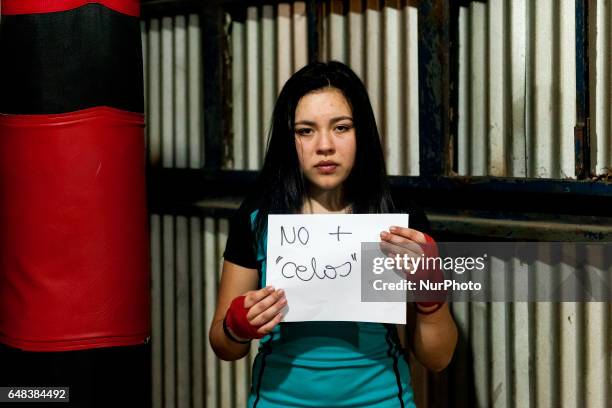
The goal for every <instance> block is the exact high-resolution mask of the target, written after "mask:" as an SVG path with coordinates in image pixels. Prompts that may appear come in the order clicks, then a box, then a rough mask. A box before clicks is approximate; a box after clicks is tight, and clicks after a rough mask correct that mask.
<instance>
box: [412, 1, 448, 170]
mask: <svg viewBox="0 0 612 408" xmlns="http://www.w3.org/2000/svg"><path fill="white" fill-rule="evenodd" d="M449 3H450V2H448V1H446V0H422V1H420V2H419V7H418V13H419V126H420V138H419V150H420V174H421V175H423V176H425V175H427V176H441V175H447V174H450V171H451V168H452V149H451V142H450V134H451V109H450V102H451V99H450V82H451V77H450V28H449V21H450V17H451V6H450V4H449Z"/></svg>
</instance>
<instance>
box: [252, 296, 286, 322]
mask: <svg viewBox="0 0 612 408" xmlns="http://www.w3.org/2000/svg"><path fill="white" fill-rule="evenodd" d="M285 306H287V298H286V297H284V296H283V297H281V298H280V299H278V301H276V303H274V304H273V305H272V306H270V307H269V308H267V309H266V310H264V311H263V312H261V313H260V314H259V315H257V316H256V317H255V318H253V319H252V320H251V321H250V322H251V324H252V325H253V326H262V325H264V324H266V323H268V322H269V321H270V320H272V319H273V318H274V316H276V315H277V314H278V313H279V312H280V311H281V310H283V309H284V308H285Z"/></svg>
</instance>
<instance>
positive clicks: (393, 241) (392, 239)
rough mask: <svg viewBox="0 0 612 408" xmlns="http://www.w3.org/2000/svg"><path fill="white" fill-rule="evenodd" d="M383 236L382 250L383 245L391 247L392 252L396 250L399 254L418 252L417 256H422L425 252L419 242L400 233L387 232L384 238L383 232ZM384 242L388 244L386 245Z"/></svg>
mask: <svg viewBox="0 0 612 408" xmlns="http://www.w3.org/2000/svg"><path fill="white" fill-rule="evenodd" d="M381 238H382V241H381V250H382V248H383V247H385V248H391V251H392V252H396V253H398V254H403V253H407V254H410V253H413V254H416V256H420V255H421V254H422V253H423V248H422V247H421V246H420V245H419V244H417V243H415V242H412V241H408V240H407V239H406V238H403V237H400V236H398V235H394V234H389V233H388V232H387V233H386V235H384V238H383V234H381ZM383 243H384V244H386V245H384V244H383Z"/></svg>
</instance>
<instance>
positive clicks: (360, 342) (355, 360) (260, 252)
mask: <svg viewBox="0 0 612 408" xmlns="http://www.w3.org/2000/svg"><path fill="white" fill-rule="evenodd" d="M255 215H256V211H255V212H253V213H251V215H250V216H251V227H253V222H254V219H255ZM266 244H267V239H263V240H262V241H261V242H258V243H257V251H256V252H257V261H258V264H259V265H260V267H259V272H260V280H259V287H260V288H261V287H264V286H265V282H266ZM288 300H289V302H291V300H290V299H288ZM247 405H248V407H249V408H255V407H256V408H292V407H319V408H321V407H324V408H332V407H351V408H357V407H377V408H397V407H402V408H404V407H406V408H416V407H415V404H414V396H413V391H412V386H411V383H410V370H409V367H408V364H407V363H406V361H405V359H404V357H403V355H402V352H401V345H400V342H399V338H398V336H397V331H396V328H395V325H386V324H381V323H361V322H291V323H280V324H279V325H277V326H276V327H275V328H274V330H273V331H272V333H270V334H269V335H268V336H266V337H264V338H263V339H261V341H260V345H259V350H258V354H257V357H256V358H255V362H254V364H253V372H252V385H251V391H250V394H249V399H248V404H247Z"/></svg>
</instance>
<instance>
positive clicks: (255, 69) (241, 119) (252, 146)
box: [228, 1, 308, 170]
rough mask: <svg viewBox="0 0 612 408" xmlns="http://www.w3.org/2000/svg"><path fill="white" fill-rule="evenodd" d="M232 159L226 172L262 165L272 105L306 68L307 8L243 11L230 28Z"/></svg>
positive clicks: (297, 5)
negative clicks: (298, 71)
mask: <svg viewBox="0 0 612 408" xmlns="http://www.w3.org/2000/svg"><path fill="white" fill-rule="evenodd" d="M230 44H231V45H230V47H231V49H230V55H231V59H232V63H231V64H232V110H233V112H232V113H233V117H232V131H233V137H232V141H233V149H232V151H233V155H232V160H231V161H230V163H228V167H229V168H231V169H234V170H257V169H259V168H260V167H261V165H262V163H263V158H264V155H265V150H266V142H267V137H268V131H269V127H270V120H271V118H272V110H273V109H274V102H275V101H276V96H277V95H278V92H280V89H281V88H282V86H283V84H284V83H285V81H286V80H287V79H288V78H289V77H290V76H291V74H293V73H294V72H295V71H297V70H298V69H300V68H301V67H303V66H304V65H306V64H307V63H308V29H307V16H306V3H305V2H303V1H298V2H294V3H280V4H278V5H275V6H273V5H264V6H259V7H247V8H246V13H245V15H243V16H234V19H233V20H232V25H231V39H230Z"/></svg>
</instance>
